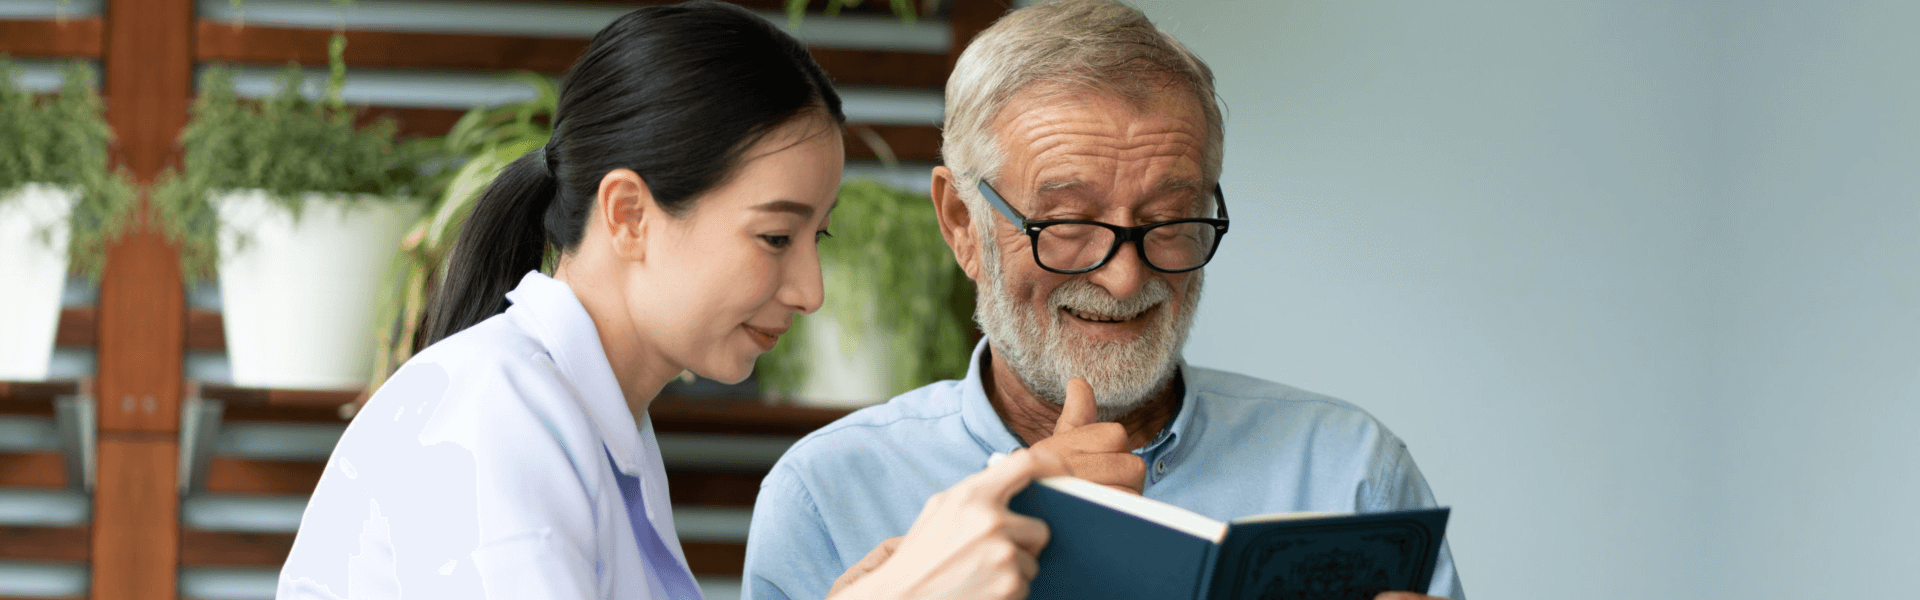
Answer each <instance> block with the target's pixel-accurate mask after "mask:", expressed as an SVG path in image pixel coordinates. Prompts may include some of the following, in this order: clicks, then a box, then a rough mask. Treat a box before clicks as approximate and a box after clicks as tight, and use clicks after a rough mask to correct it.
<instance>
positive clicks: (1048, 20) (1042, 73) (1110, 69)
mask: <svg viewBox="0 0 1920 600" xmlns="http://www.w3.org/2000/svg"><path fill="white" fill-rule="evenodd" d="M1035 84H1047V85H1050V86H1056V87H1057V88H1058V89H1060V90H1061V91H1063V92H1069V91H1079V90H1090V91H1094V92H1098V93H1104V94H1110V95H1112V96H1114V97H1117V98H1123V99H1126V100H1128V101H1130V102H1133V103H1134V104H1136V105H1144V104H1145V103H1146V102H1147V100H1148V99H1149V98H1150V97H1151V96H1152V95H1154V94H1160V93H1167V92H1172V93H1185V94H1192V95H1193V97H1194V98H1195V100H1197V102H1198V104H1199V105H1200V107H1201V110H1202V111H1203V112H1204V116H1205V119H1206V123H1207V133H1206V136H1207V137H1206V145H1205V146H1204V147H1203V149H1202V152H1203V155H1202V157H1201V173H1202V176H1203V177H1204V178H1205V181H1206V182H1208V183H1212V182H1216V181H1219V179H1220V162H1221V153H1222V146H1223V145H1224V144H1225V137H1226V135H1225V126H1224V124H1223V123H1222V122H1221V116H1220V102H1219V99H1218V97H1217V96H1216V95H1215V94H1214V90H1213V70H1212V69H1209V68H1207V64H1206V63H1205V62H1202V61H1201V60H1200V57H1198V56H1194V54H1193V53H1192V52H1191V51H1188V50H1187V47H1186V46H1185V45H1184V44H1181V43H1180V41H1179V40H1176V39H1173V36H1172V35H1169V34H1167V32H1166V31H1163V30H1161V29H1160V28H1159V27H1158V26H1156V25H1154V24H1153V22H1152V21H1149V20H1147V16H1146V15H1145V14H1142V13H1141V12H1140V11H1139V9H1135V8H1133V7H1131V6H1127V5H1125V4H1122V3H1120V2H1116V1H1114V0H1056V1H1052V2H1043V3H1040V4H1035V5H1033V6H1029V7H1026V8H1022V9H1020V10H1016V11H1013V12H1011V13H1008V14H1007V15H1006V16H1005V17H1002V18H1001V19H1000V20H999V21H997V22H995V23H994V24H993V25H992V26H991V27H988V28H987V29H986V30H985V31H982V32H980V35H979V36H977V37H975V38H974V39H973V42H972V43H971V44H969V45H968V46H967V49H966V51H964V52H961V53H960V59H959V61H958V62H957V63H955V64H954V67H953V75H952V76H951V77H949V78H948V79H947V95H946V122H945V124H944V127H942V130H941V139H940V156H941V158H942V159H943V161H944V162H945V163H946V165H947V168H949V169H952V170H953V174H954V178H953V183H954V186H955V187H956V188H958V189H957V190H955V191H957V192H959V194H960V197H961V199H963V200H964V201H965V202H966V203H967V209H968V212H970V213H972V215H973V217H974V219H975V222H976V223H980V224H990V223H991V220H990V219H986V218H984V217H988V216H990V215H989V211H990V209H989V208H987V206H986V200H985V199H984V198H982V197H981V196H980V193H979V192H978V191H977V190H976V189H975V187H976V186H977V185H979V182H980V180H981V179H983V178H992V177H993V176H995V175H997V174H998V173H999V170H1000V163H1001V162H1002V161H1003V160H1004V159H1005V157H1006V152H1005V149H1003V148H1001V147H1000V142H999V140H998V139H997V138H996V137H995V135H994V131H993V124H994V121H995V120H997V118H998V117H999V115H1000V111H1001V110H1002V109H1005V108H1006V105H1007V102H1008V101H1010V100H1012V99H1013V97H1014V96H1015V95H1017V94H1019V93H1020V92H1021V91H1022V90H1025V89H1027V88H1028V87H1029V86H1033V85H1035ZM985 231H991V229H986V230H983V233H984V232H985Z"/></svg>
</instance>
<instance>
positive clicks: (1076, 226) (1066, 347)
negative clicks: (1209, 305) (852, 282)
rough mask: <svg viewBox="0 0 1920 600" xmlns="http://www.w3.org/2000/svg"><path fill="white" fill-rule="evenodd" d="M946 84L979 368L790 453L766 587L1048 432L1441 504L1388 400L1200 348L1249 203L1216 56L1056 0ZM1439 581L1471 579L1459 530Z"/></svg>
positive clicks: (1099, 450) (1314, 497) (880, 552)
mask: <svg viewBox="0 0 1920 600" xmlns="http://www.w3.org/2000/svg"><path fill="white" fill-rule="evenodd" d="M946 107H947V114H946V127H945V134H944V135H945V137H944V140H943V145H942V156H943V157H944V158H945V162H946V165H945V166H941V167H937V168H935V169H934V170H933V201H934V204H935V205H936V208H937V210H938V213H939V216H940V224H941V229H942V234H943V235H944V236H945V237H946V241H947V244H948V245H949V246H951V247H952V249H953V255H954V258H955V259H956V260H958V261H959V263H960V266H961V267H962V268H963V269H964V270H965V271H966V273H967V276H968V277H969V278H971V279H972V280H973V281H974V283H975V285H976V287H977V289H978V307H979V308H978V311H977V315H976V317H975V318H976V320H977V321H979V323H980V326H981V329H982V330H983V331H984V332H985V333H986V339H985V340H983V342H982V343H981V344H980V345H979V346H978V347H977V348H976V349H975V350H974V353H973V359H972V361H973V362H972V366H971V368H970V369H969V371H968V373H967V377H966V379H964V380H960V381H942V382H938V383H934V384H932V385H928V386H926V387H923V388H920V389H917V390H914V391H911V392H908V393H906V394H903V395H901V396H899V397H897V398H894V399H893V400H892V401H890V402H888V403H886V404H883V405H880V406H875V407H871V408H867V409H864V410H861V411H858V412H856V413H854V414H852V415H850V416H848V417H846V418H844V419H841V420H839V421H837V422H835V423H833V424H831V425H829V426H827V427H825V428H823V429H821V430H819V431H816V432H814V433H813V434H811V435H809V436H807V437H806V438H805V439H802V440H801V441H800V442H799V443H797V444H795V445H794V446H793V448H792V449H791V450H789V451H788V453H787V454H786V456H784V457H782V458H781V459H780V462H779V464H777V465H775V466H774V468H773V471H772V472H771V473H770V474H769V475H768V476H767V478H766V480H765V481H764V482H762V484H761V488H760V497H759V500H758V503H757V504H756V505H755V507H754V514H753V525H752V530H751V532H750V533H749V535H748V545H747V563H746V572H745V573H744V585H745V593H746V596H747V597H748V598H752V599H754V600H766V599H775V598H806V599H813V598H821V597H824V596H826V594H827V592H828V591H829V589H831V588H832V586H833V585H834V583H835V579H836V578H837V577H840V576H841V575H842V572H843V571H847V570H848V569H849V568H850V567H857V566H859V565H862V564H865V565H871V564H875V563H877V562H880V561H884V560H885V559H886V555H887V552H888V548H889V547H890V546H889V545H888V544H886V543H883V542H885V541H887V540H889V538H893V537H895V536H899V535H902V534H904V533H905V532H906V531H907V529H908V528H909V526H910V525H912V524H913V521H914V518H915V516H916V515H918V514H919V512H920V507H921V505H922V504H923V503H924V502H926V500H927V498H928V497H929V496H931V495H933V494H934V493H935V492H938V491H940V490H943V489H946V488H947V487H948V486H951V485H953V483H954V482H956V481H959V480H960V479H962V478H964V477H965V476H966V475H968V474H969V473H973V472H974V471H977V470H979V469H980V468H981V467H982V466H983V465H984V464H985V463H986V461H987V458H988V456H989V455H991V454H993V453H995V452H1008V451H1011V450H1013V449H1015V448H1020V447H1022V446H1027V445H1032V446H1046V447H1050V448H1051V449H1053V450H1055V451H1056V452H1058V453H1060V454H1061V455H1063V456H1067V457H1068V458H1069V462H1070V463H1071V464H1072V465H1073V468H1074V472H1075V473H1076V474H1077V475H1079V476H1081V477H1084V478H1088V479H1092V480H1095V481H1098V482H1100V483H1105V484H1108V485H1112V486H1116V487H1120V488H1124V489H1127V490H1130V491H1133V492H1136V493H1143V494H1145V495H1146V496H1148V497H1152V498H1156V499H1159V500H1163V501H1166V502H1170V503H1172V504H1176V505H1179V506H1182V507H1185V508H1188V509H1191V510H1193V511H1196V512H1199V513H1201V514H1204V515H1207V516H1209V517H1212V518H1215V519H1220V520H1227V519H1232V518H1235V517H1241V516H1246V515H1251V514H1258V513H1268V512H1281V511H1347V512H1374V511H1388V510H1401V509H1413V508H1425V507H1431V506H1434V500H1433V496H1432V493H1431V492H1429V491H1428V489H1427V484H1426V480H1425V479H1424V478H1422V476H1421V475H1420V471H1419V469H1418V468H1416V467H1415V466H1414V463H1413V458H1412V457H1411V456H1410V455H1409V454H1408V453H1407V449H1406V445H1405V444H1403V443H1402V442H1401V441H1400V440H1399V438H1397V437H1395V436H1394V435H1393V434H1392V433H1391V432H1389V431H1388V430H1387V429H1386V427H1385V426H1383V425H1381V424H1380V423H1379V422H1378V421H1376V420H1374V419H1373V417H1371V416H1370V415H1368V414H1367V413H1366V412H1365V411H1362V410H1361V409H1359V408H1356V407H1354V406H1353V405H1350V404H1347V403H1345V402H1342V401H1339V400H1336V399H1333V398H1328V397H1325V396H1320V395H1316V394H1312V393H1309V392H1305V391H1301V390H1298V389H1295V388H1291V387H1287V386H1284V385H1280V384H1277V383H1272V382H1268V381H1262V380H1259V379H1254V378H1251V377H1246V376H1242V375H1236V374H1232V373H1224V372H1220V371H1213V370H1209V369H1204V368H1198V367H1193V366H1189V365H1187V364H1185V363H1184V362H1183V361H1182V360H1181V354H1180V353H1181V347H1182V345H1183V344H1184V343H1185V341H1186V337H1187V332H1188V330H1189V328H1190V326H1191V325H1192V323H1193V317H1194V311H1195V309H1196V307H1197V305H1198V303H1199V300H1200V287H1201V281H1202V271H1201V270H1200V268H1201V267H1202V266H1204V265H1205V264H1206V263H1207V262H1208V261H1209V260H1210V259H1211V258H1212V257H1213V254H1214V251H1215V249H1216V248H1217V247H1218V245H1219V243H1220V241H1221V239H1222V236H1223V235H1225V234H1226V233H1227V224H1228V222H1227V219H1226V217H1227V208H1226V199H1225V194H1224V193H1223V192H1222V190H1221V189H1220V188H1219V187H1218V186H1217V182H1218V181H1219V178H1220V169H1221V151H1222V138H1223V133H1222V131H1223V125H1222V122H1221V115H1220V110H1219V108H1218V107H1219V104H1218V102H1217V100H1216V98H1215V96H1214V90H1213V75H1212V72H1211V71H1210V70H1208V68H1207V66H1206V65H1205V64H1204V63H1202V62H1201V61H1200V59H1199V58H1198V57H1195V56H1194V55H1193V54H1191V53H1190V52H1188V51H1187V50H1186V48H1185V47H1184V46H1182V45H1181V44H1180V43H1179V42H1178V41H1176V40H1174V39H1173V38H1172V37H1171V36H1169V35H1167V34H1166V33H1165V32H1163V31H1161V30H1160V29H1159V28H1158V27H1156V26H1154V25H1153V23H1151V22H1149V21H1148V20H1147V19H1146V17H1145V16H1144V15H1142V14H1141V13H1140V12H1139V11H1137V10H1134V9H1132V8H1130V7H1127V6H1125V5H1121V4H1118V3H1114V2H1110V1H1101V0H1092V1H1072V0H1069V1H1063V2H1051V3H1044V4H1038V5H1035V6H1031V7H1028V8H1024V9H1021V10H1018V11H1015V12H1013V13H1010V14H1008V15H1007V16H1006V17H1004V18H1002V19H1001V20H1000V21H999V22H997V23H995V24H994V25H993V26H992V27H990V28H988V29H987V30H986V31H984V32H982V33H981V34H980V36H979V37H978V38H976V39H975V40H974V41H973V43H972V45H971V46H969V47H968V48H967V49H966V51H965V52H964V53H963V54H962V55H961V57H960V60H959V63H958V64H957V65H956V66H955V67H954V71H953V76H952V79H951V80H949V81H948V83H947V90H946ZM1258 235H1260V233H1259V232H1255V236H1256V237H1257V236H1258ZM1079 378H1084V380H1085V381H1084V382H1082V381H1081V380H1080V379H1079ZM1088 384H1091V386H1090V387H1091V389H1090V390H1089V389H1088ZM869 551H871V553H870V552H869ZM860 570H861V569H859V568H854V569H853V571H854V573H855V574H857V573H858V572H860ZM1427 591H1428V593H1431V594H1435V595H1439V596H1445V597H1449V598H1455V599H1459V598H1462V597H1463V596H1462V595H1461V588H1460V584H1459V581H1458V579H1457V578H1456V576H1455V573H1454V569H1453V561H1452V557H1451V555H1450V553H1447V552H1446V551H1445V550H1443V552H1442V554H1441V558H1440V564H1439V567H1438V569H1437V570H1436V571H1435V573H1434V578H1433V582H1432V585H1431V588H1430V589H1429V590H1427Z"/></svg>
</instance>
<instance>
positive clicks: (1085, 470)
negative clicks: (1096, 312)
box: [1033, 377, 1147, 494]
mask: <svg viewBox="0 0 1920 600" xmlns="http://www.w3.org/2000/svg"><path fill="white" fill-rule="evenodd" d="M1097 412H1098V410H1097V407H1095V406H1094V403H1093V386H1091V385H1087V380H1085V379H1081V378H1079V377H1075V378H1073V379H1072V380H1070V381H1068V382H1067V401H1066V404H1064V405H1062V406H1061V407H1060V419H1059V420H1058V421H1055V422H1054V425H1053V436H1052V437H1048V438H1047V439H1044V440H1040V441H1039V442H1036V443H1035V444H1034V445H1033V447H1034V448H1043V449H1046V450H1049V451H1052V452H1053V453H1054V454H1058V455H1060V457H1061V458H1065V459H1066V460H1067V464H1068V465H1069V466H1071V467H1073V475H1074V476H1075V477H1079V478H1081V479H1085V480H1088V481H1092V482H1094V483H1099V484H1104V485H1107V486H1109V487H1114V488H1119V489H1121V490H1125V491H1128V492H1132V493H1134V494H1139V493H1140V490H1142V489H1143V488H1144V487H1145V483H1146V479H1147V463H1146V461H1144V460H1141V459H1140V457H1138V456H1134V455H1133V453H1132V452H1130V451H1129V448H1127V429H1126V427H1123V426H1121V425H1120V424H1119V423H1097V422H1095V421H1094V419H1095V415H1096V414H1097Z"/></svg>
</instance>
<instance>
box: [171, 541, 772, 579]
mask: <svg viewBox="0 0 1920 600" xmlns="http://www.w3.org/2000/svg"><path fill="white" fill-rule="evenodd" d="M293 538H294V536H293V534H290V533H241V532H230V531H195V530H186V531H182V532H180V564H181V565H182V566H194V567H275V566H279V565H281V564H283V563H285V562H286V561H287V554H288V553H290V552H292V551H293ZM680 548H681V550H683V551H685V552H686V555H687V563H688V566H689V567H691V568H692V569H693V573H694V574H695V575H728V576H739V575H740V568H741V566H742V565H744V564H745V563H746V557H747V545H746V544H745V543H743V542H699V541H690V542H681V544H680Z"/></svg>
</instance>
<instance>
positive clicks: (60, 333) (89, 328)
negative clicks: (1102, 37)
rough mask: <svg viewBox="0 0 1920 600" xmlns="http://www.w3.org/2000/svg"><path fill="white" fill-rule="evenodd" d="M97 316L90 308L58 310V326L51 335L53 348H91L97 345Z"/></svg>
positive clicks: (98, 328) (79, 307) (72, 307)
mask: <svg viewBox="0 0 1920 600" xmlns="http://www.w3.org/2000/svg"><path fill="white" fill-rule="evenodd" d="M99 336H100V323H99V315H97V314H95V312H94V310H93V307H91V306H69V307H66V308H62V309H60V326H59V328H58V329H57V330H56V331H55V333H54V335H53V345H55V346H80V347H87V348H91V347H93V345H94V344H97V343H99Z"/></svg>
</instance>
